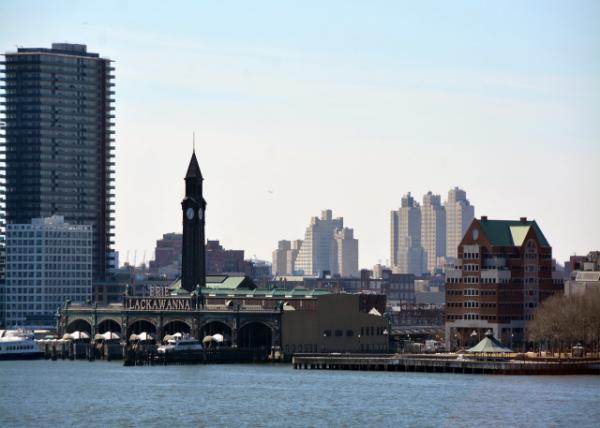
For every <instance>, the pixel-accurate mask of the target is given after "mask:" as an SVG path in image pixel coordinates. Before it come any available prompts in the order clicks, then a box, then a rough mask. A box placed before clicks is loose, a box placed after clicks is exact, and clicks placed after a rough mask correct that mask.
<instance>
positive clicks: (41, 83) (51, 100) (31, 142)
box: [0, 43, 115, 280]
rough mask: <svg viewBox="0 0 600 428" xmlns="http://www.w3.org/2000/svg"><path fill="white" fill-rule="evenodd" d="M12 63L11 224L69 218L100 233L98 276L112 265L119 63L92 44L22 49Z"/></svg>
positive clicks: (8, 80) (8, 67)
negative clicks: (115, 78)
mask: <svg viewBox="0 0 600 428" xmlns="http://www.w3.org/2000/svg"><path fill="white" fill-rule="evenodd" d="M2 64H3V65H4V70H3V72H4V80H5V91H6V94H5V100H4V101H3V102H2V104H4V105H5V118H4V121H5V123H6V125H5V127H6V133H5V138H4V139H3V140H0V145H1V146H2V149H4V150H5V151H6V166H5V169H6V182H5V191H6V205H5V207H3V208H4V211H5V221H6V223H16V224H28V223H29V222H30V221H31V219H32V218H44V217H50V216H53V215H60V216H64V219H65V221H66V222H67V223H70V224H73V225H89V226H91V227H92V231H93V232H92V233H93V274H94V279H96V280H104V279H105V278H106V276H107V273H108V271H109V269H110V267H111V265H112V263H111V258H112V251H111V246H112V244H113V243H114V242H113V236H114V233H113V222H114V217H113V215H114V210H113V205H114V200H113V197H114V195H113V191H114V184H113V180H114V178H113V174H114V165H115V163H114V146H113V144H114V138H113V134H114V131H113V130H112V127H113V122H112V121H111V119H112V118H114V113H113V110H114V107H113V102H114V99H113V98H112V96H113V94H114V91H113V86H114V83H112V79H113V75H112V73H113V70H114V68H113V67H112V65H111V61H110V60H109V59H106V58H100V56H99V55H98V54H97V53H91V52H87V48H86V46H85V45H77V44H68V43H54V44H53V45H52V48H51V49H47V48H19V49H18V50H17V52H11V53H7V54H6V55H5V60H4V61H3V62H2Z"/></svg>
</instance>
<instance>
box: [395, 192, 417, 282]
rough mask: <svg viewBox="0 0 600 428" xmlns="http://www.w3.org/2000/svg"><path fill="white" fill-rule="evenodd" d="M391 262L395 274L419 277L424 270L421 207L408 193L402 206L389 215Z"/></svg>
mask: <svg viewBox="0 0 600 428" xmlns="http://www.w3.org/2000/svg"><path fill="white" fill-rule="evenodd" d="M391 260H392V269H393V270H394V271H395V272H397V273H412V274H415V275H421V274H422V273H423V270H424V268H425V252H424V251H423V247H422V246H421V207H419V203H418V202H416V201H415V200H414V199H413V197H412V196H411V194H410V192H409V193H408V194H406V195H405V196H403V197H402V206H401V207H400V208H399V209H398V210H397V211H392V213H391Z"/></svg>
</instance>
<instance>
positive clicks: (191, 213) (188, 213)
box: [185, 207, 194, 220]
mask: <svg viewBox="0 0 600 428" xmlns="http://www.w3.org/2000/svg"><path fill="white" fill-rule="evenodd" d="M185 216H186V217H187V219H188V220H192V219H193V218H194V209H193V208H191V207H190V208H188V209H187V211H186V212H185Z"/></svg>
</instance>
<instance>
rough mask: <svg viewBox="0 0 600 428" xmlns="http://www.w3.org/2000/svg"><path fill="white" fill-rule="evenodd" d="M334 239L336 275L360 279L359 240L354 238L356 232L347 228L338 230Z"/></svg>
mask: <svg viewBox="0 0 600 428" xmlns="http://www.w3.org/2000/svg"><path fill="white" fill-rule="evenodd" d="M334 239H335V252H336V254H337V266H335V269H334V273H337V274H339V275H340V276H341V277H343V278H351V277H354V278H356V277H358V276H359V273H358V239H356V238H354V230H352V229H349V228H347V227H345V228H343V229H341V230H337V231H336V232H335V236H334Z"/></svg>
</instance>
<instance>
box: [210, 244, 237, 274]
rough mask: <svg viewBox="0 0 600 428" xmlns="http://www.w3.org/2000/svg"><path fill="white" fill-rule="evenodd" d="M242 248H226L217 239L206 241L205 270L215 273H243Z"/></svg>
mask: <svg viewBox="0 0 600 428" xmlns="http://www.w3.org/2000/svg"><path fill="white" fill-rule="evenodd" d="M245 269H246V266H245V264H244V250H226V249H225V248H223V246H222V245H221V244H220V243H219V241H211V240H208V241H206V272H207V273H208V274H217V273H243V272H244V271H245Z"/></svg>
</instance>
